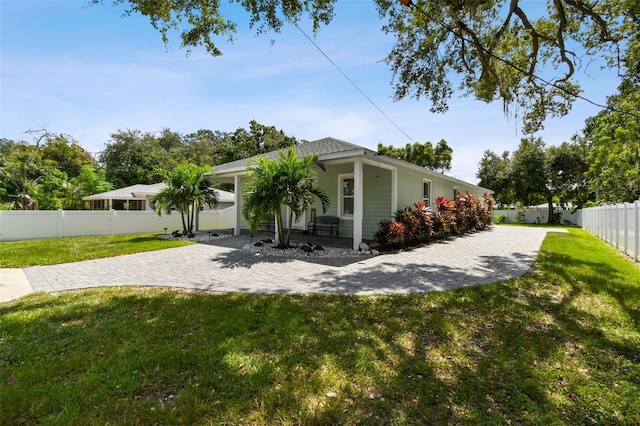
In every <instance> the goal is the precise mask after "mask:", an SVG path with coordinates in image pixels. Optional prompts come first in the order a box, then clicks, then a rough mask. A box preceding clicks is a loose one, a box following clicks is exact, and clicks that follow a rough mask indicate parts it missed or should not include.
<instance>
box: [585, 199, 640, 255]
mask: <svg viewBox="0 0 640 426" xmlns="http://www.w3.org/2000/svg"><path fill="white" fill-rule="evenodd" d="M578 225H580V226H581V227H582V228H584V229H586V230H588V231H589V232H591V233H592V234H594V235H595V236H597V237H598V238H600V239H602V240H604V241H606V242H607V243H609V244H611V245H612V246H614V247H615V248H617V249H618V250H620V251H622V252H624V253H625V254H627V255H629V256H631V257H632V258H634V259H635V260H636V261H639V262H640V201H636V202H634V203H622V204H613V205H607V206H598V207H589V208H585V209H582V215H581V220H580V223H578Z"/></svg>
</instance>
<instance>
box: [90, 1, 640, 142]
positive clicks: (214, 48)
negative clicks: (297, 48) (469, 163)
mask: <svg viewBox="0 0 640 426" xmlns="http://www.w3.org/2000/svg"><path fill="white" fill-rule="evenodd" d="M104 1H105V0H92V2H93V3H103V2H104ZM336 1H337V0H286V1H285V0H279V1H278V0H276V1H274V0H235V1H234V3H238V4H239V5H240V6H241V7H242V8H244V9H245V10H246V11H247V13H248V14H249V17H250V25H251V26H252V27H255V28H256V30H257V32H258V33H263V32H266V31H276V32H277V31H279V30H280V29H281V28H282V26H283V25H285V24H286V23H290V22H293V23H297V22H298V21H300V19H302V17H308V18H309V19H310V20H311V21H312V22H313V27H314V31H317V30H318V29H319V28H320V27H321V26H322V25H328V24H329V23H330V22H331V20H332V18H333V16H334V5H335V3H336ZM111 3H113V4H121V5H124V6H125V8H126V11H127V12H126V13H127V14H141V15H144V16H146V17H148V18H149V20H150V23H151V25H152V26H153V27H154V28H155V29H156V30H158V31H159V32H160V33H161V35H162V38H163V40H164V41H165V43H166V42H168V40H169V36H170V33H171V32H172V31H179V32H180V38H181V41H182V46H183V47H185V48H187V49H191V48H193V47H198V46H202V47H204V48H205V49H206V50H207V52H209V53H210V54H212V55H214V56H217V55H221V54H222V52H221V51H220V49H219V47H218V45H217V44H216V43H217V41H218V39H220V38H224V39H231V40H232V39H233V35H234V33H235V31H236V29H237V23H236V22H235V21H233V20H232V19H230V18H229V17H228V16H225V14H226V13H228V12H227V11H228V9H226V10H225V8H224V6H222V5H221V2H219V1H193V0H179V1H176V0H111ZM375 3H376V5H377V9H378V13H379V16H380V18H381V19H382V20H383V23H382V29H383V31H385V32H387V33H389V34H392V35H393V36H394V37H395V39H396V44H395V46H394V47H393V48H392V50H391V52H389V54H388V55H387V57H386V58H385V61H386V62H387V64H388V65H389V66H390V68H391V70H392V72H393V74H394V81H393V85H394V89H395V95H394V97H395V98H396V99H402V98H405V97H408V96H409V97H416V98H423V97H424V98H428V99H429V100H430V101H431V105H432V107H431V109H432V111H437V112H444V111H446V110H447V109H448V100H449V98H450V97H451V96H452V94H453V93H454V91H455V90H458V91H460V92H461V93H463V94H465V95H470V96H474V97H475V98H477V99H480V100H483V101H486V102H491V101H494V100H497V99H500V100H502V102H503V104H504V108H505V111H506V112H508V111H512V112H513V113H514V114H517V113H521V114H522V118H523V122H524V127H525V131H526V132H534V131H535V130H537V129H539V128H541V127H542V125H543V122H544V119H545V118H546V117H547V116H562V115H565V114H567V112H568V111H569V109H570V107H571V105H572V103H573V101H574V100H575V98H576V95H578V94H579V93H580V87H579V85H578V81H577V78H576V75H577V71H578V70H580V69H586V67H587V65H588V64H590V63H591V62H592V61H593V60H597V59H599V58H604V60H605V61H606V63H605V64H602V65H606V66H609V67H617V68H618V69H621V70H622V69H630V68H637V67H638V64H639V62H638V61H637V59H638V58H637V56H629V55H627V54H626V52H625V49H626V48H627V47H629V46H631V45H632V44H634V43H638V40H637V39H636V38H635V37H634V36H633V35H634V34H636V32H635V29H636V27H635V25H636V22H637V21H638V10H637V9H638V7H637V4H636V1H635V0H609V1H607V2H593V1H590V0H552V1H551V0H550V1H548V2H547V4H546V7H545V8H543V7H541V5H540V3H538V2H525V1H523V0H509V1H506V0H487V1H461V0H445V1H440V2H434V1H427V0H402V1H392V0H376V1H375ZM403 5H405V6H407V7H405V6H403ZM541 76H544V78H545V79H544V80H543V79H542V78H541Z"/></svg>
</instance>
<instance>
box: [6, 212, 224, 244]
mask: <svg viewBox="0 0 640 426" xmlns="http://www.w3.org/2000/svg"><path fill="white" fill-rule="evenodd" d="M234 219H235V207H228V208H226V209H224V210H210V211H203V212H200V217H199V225H200V226H199V228H200V229H230V228H233V224H234ZM165 228H166V230H167V231H168V232H171V231H174V230H176V229H179V230H182V219H181V216H180V213H178V212H174V213H173V214H171V215H167V214H164V213H163V214H162V216H158V215H157V214H156V213H155V212H154V211H151V210H143V211H126V210H68V211H65V210H36V211H17V210H0V241H18V240H35V239H43V238H58V237H78V236H92V235H119V234H135V233H143V232H163V231H164V230H165Z"/></svg>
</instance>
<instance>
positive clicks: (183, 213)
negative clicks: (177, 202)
mask: <svg viewBox="0 0 640 426" xmlns="http://www.w3.org/2000/svg"><path fill="white" fill-rule="evenodd" d="M188 214H189V212H187V215H188ZM184 216H185V212H184V209H182V208H181V209H180V217H182V232H183V233H186V232H187V223H186V222H185V221H184ZM188 218H189V217H188V216H187V219H188Z"/></svg>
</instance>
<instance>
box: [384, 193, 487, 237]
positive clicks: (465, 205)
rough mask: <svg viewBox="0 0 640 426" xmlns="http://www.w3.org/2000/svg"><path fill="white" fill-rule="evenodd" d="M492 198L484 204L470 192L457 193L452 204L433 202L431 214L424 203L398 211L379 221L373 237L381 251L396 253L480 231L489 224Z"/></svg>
mask: <svg viewBox="0 0 640 426" xmlns="http://www.w3.org/2000/svg"><path fill="white" fill-rule="evenodd" d="M493 203H494V202H493V197H492V196H491V195H490V194H488V193H485V194H484V200H480V199H478V198H476V197H474V196H473V195H472V194H471V193H470V192H468V191H467V192H465V193H458V195H457V196H456V199H455V200H450V199H448V198H446V197H438V198H436V199H435V207H436V208H435V211H434V210H433V209H431V208H430V207H429V206H427V205H426V203H424V202H418V203H416V204H415V205H414V206H413V207H405V208H404V209H401V210H398V211H397V212H396V213H395V215H394V219H395V220H393V221H391V220H387V219H385V220H383V221H381V222H380V225H379V226H378V230H377V231H376V233H375V234H374V239H375V240H376V241H377V242H378V243H379V244H380V246H381V248H382V249H385V250H390V249H400V248H407V247H415V246H420V245H423V244H428V243H430V242H431V241H435V240H438V239H443V238H447V237H450V236H456V235H461V234H464V233H466V232H473V231H476V230H480V229H484V228H485V227H486V226H487V225H490V224H491V208H492V206H493Z"/></svg>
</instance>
